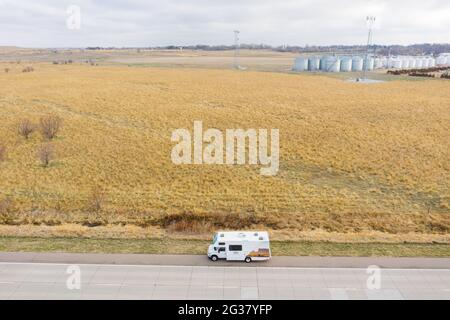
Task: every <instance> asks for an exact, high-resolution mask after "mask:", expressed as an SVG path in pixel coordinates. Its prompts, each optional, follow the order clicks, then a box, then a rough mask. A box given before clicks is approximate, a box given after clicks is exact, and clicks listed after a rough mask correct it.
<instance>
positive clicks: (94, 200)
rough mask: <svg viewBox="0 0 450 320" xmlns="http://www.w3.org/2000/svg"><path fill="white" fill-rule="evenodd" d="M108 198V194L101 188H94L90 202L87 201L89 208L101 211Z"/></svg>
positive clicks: (92, 210)
mask: <svg viewBox="0 0 450 320" xmlns="http://www.w3.org/2000/svg"><path fill="white" fill-rule="evenodd" d="M105 200H106V194H105V192H104V191H103V190H102V189H100V188H94V189H93V190H92V192H91V194H90V195H89V198H88V203H87V205H88V206H87V209H88V210H89V211H90V212H95V213H97V212H99V211H100V210H102V207H103V204H104V203H105Z"/></svg>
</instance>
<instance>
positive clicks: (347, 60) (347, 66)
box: [341, 57, 352, 72]
mask: <svg viewBox="0 0 450 320" xmlns="http://www.w3.org/2000/svg"><path fill="white" fill-rule="evenodd" d="M350 71H352V58H351V57H342V58H341V72H350Z"/></svg>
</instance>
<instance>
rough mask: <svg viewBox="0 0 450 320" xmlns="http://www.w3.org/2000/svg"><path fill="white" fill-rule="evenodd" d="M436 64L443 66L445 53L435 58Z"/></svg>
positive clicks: (445, 60)
mask: <svg viewBox="0 0 450 320" xmlns="http://www.w3.org/2000/svg"><path fill="white" fill-rule="evenodd" d="M436 64H437V65H438V66H444V65H446V64H447V57H446V56H445V55H440V56H439V57H437V58H436Z"/></svg>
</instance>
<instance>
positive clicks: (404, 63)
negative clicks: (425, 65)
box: [400, 57, 409, 69]
mask: <svg viewBox="0 0 450 320" xmlns="http://www.w3.org/2000/svg"><path fill="white" fill-rule="evenodd" d="M400 60H401V62H402V69H408V68H409V58H407V57H402V58H401V59H400Z"/></svg>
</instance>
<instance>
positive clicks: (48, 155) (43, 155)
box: [38, 143, 55, 167]
mask: <svg viewBox="0 0 450 320" xmlns="http://www.w3.org/2000/svg"><path fill="white" fill-rule="evenodd" d="M38 157H39V160H40V161H41V164H42V165H43V166H44V167H48V166H49V165H50V162H51V161H52V160H53V159H54V157H55V149H54V147H53V145H52V144H50V143H46V144H43V145H41V146H40V147H39V150H38Z"/></svg>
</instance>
